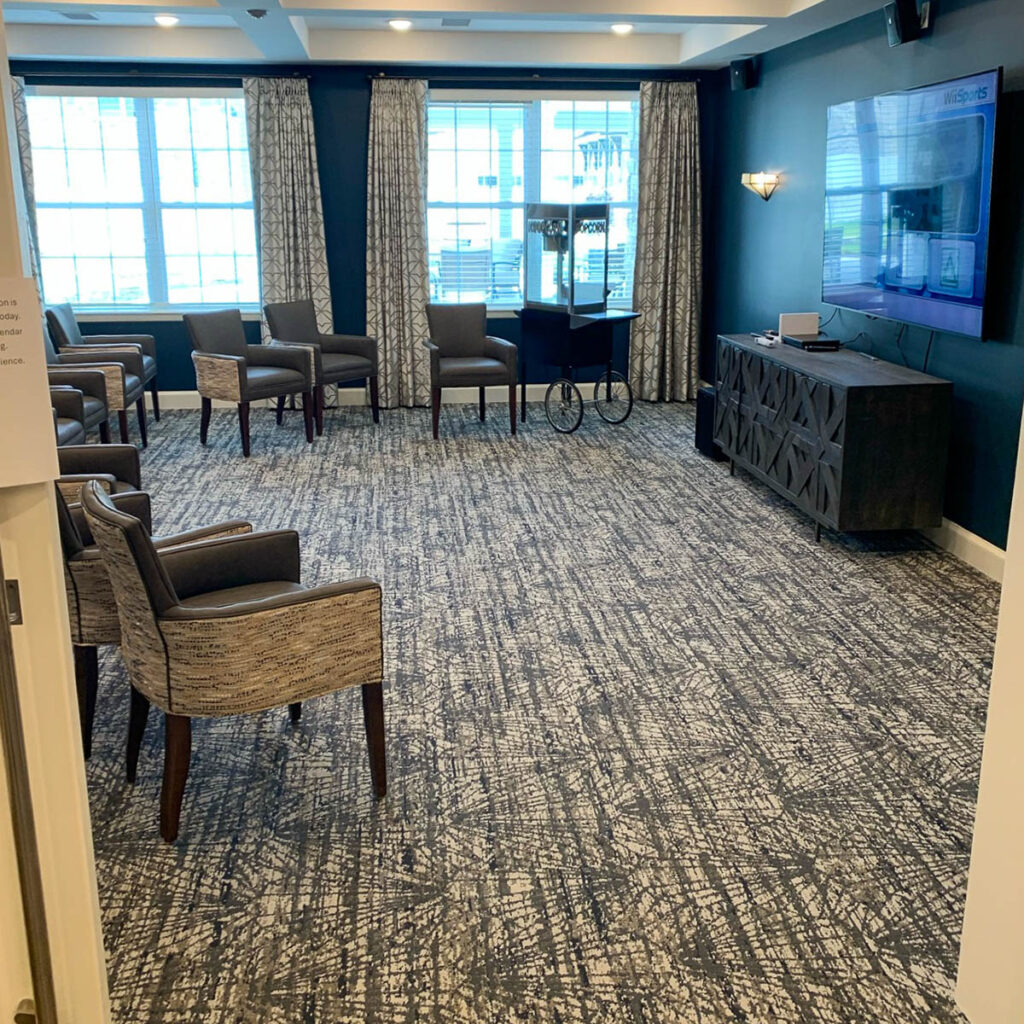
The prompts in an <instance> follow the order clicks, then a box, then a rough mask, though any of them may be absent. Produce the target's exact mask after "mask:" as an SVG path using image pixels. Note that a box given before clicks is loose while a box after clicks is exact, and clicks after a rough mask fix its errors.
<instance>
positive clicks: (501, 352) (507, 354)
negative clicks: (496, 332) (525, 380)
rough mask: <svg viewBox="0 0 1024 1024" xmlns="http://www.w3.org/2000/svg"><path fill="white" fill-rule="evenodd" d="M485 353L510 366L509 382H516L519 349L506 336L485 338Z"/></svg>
mask: <svg viewBox="0 0 1024 1024" xmlns="http://www.w3.org/2000/svg"><path fill="white" fill-rule="evenodd" d="M484 355H485V356H488V357H489V358H490V359H497V360H499V361H500V362H502V363H504V364H505V365H506V366H507V367H508V372H509V383H510V384H515V382H516V378H517V376H518V372H519V349H518V348H516V346H515V345H513V344H512V342H511V341H506V340H505V339H504V338H492V337H491V336H490V335H488V336H487V337H486V338H484Z"/></svg>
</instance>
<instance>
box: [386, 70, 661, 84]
mask: <svg viewBox="0 0 1024 1024" xmlns="http://www.w3.org/2000/svg"><path fill="white" fill-rule="evenodd" d="M366 77H367V79H368V80H369V81H371V82H381V81H392V82H409V81H412V82H419V81H423V80H426V81H428V82H487V83H488V85H500V84H501V83H503V82H510V83H512V84H516V83H520V84H521V83H523V82H562V83H564V84H566V85H578V84H579V83H581V82H586V83H588V84H589V83H593V84H602V85H622V84H626V85H636V84H637V83H638V82H640V81H643V80H644V79H645V78H655V79H657V77H658V76H657V75H652V74H650V72H646V73H645V72H640V71H638V72H637V74H636V77H635V78H598V77H597V76H595V75H572V76H564V77H563V76H559V75H495V76H491V75H487V74H471V75H388V74H385V73H384V72H383V71H378V72H377V74H375V75H367V76H366Z"/></svg>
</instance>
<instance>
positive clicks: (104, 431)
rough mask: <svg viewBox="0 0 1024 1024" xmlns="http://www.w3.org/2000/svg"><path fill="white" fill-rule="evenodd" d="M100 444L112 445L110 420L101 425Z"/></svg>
mask: <svg viewBox="0 0 1024 1024" xmlns="http://www.w3.org/2000/svg"><path fill="white" fill-rule="evenodd" d="M100 444H110V420H104V421H103V422H102V423H101V424H100Z"/></svg>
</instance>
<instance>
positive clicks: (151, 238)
mask: <svg viewBox="0 0 1024 1024" xmlns="http://www.w3.org/2000/svg"><path fill="white" fill-rule="evenodd" d="M135 108H136V110H137V111H138V112H139V116H138V118H137V122H138V130H139V171H140V174H141V178H142V223H143V231H144V233H145V238H146V276H147V278H148V281H149V301H150V304H151V305H161V306H162V305H166V304H167V301H168V297H167V266H166V263H165V261H164V238H163V223H162V221H161V217H160V194H159V192H160V181H159V171H158V167H157V149H156V123H155V118H154V116H153V100H152V99H151V98H149V97H147V98H145V99H141V98H140V99H136V101H135Z"/></svg>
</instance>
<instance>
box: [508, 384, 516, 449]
mask: <svg viewBox="0 0 1024 1024" xmlns="http://www.w3.org/2000/svg"><path fill="white" fill-rule="evenodd" d="M508 416H509V422H510V423H511V424H512V436H513V437H514V436H515V433H516V386H515V384H509V386H508Z"/></svg>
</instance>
